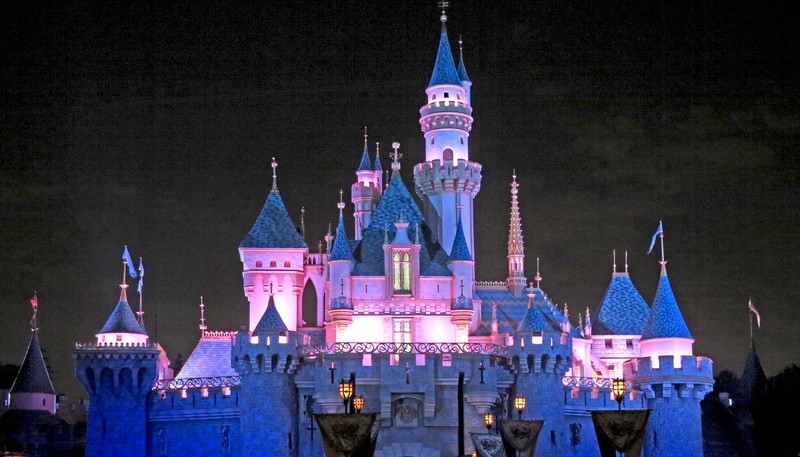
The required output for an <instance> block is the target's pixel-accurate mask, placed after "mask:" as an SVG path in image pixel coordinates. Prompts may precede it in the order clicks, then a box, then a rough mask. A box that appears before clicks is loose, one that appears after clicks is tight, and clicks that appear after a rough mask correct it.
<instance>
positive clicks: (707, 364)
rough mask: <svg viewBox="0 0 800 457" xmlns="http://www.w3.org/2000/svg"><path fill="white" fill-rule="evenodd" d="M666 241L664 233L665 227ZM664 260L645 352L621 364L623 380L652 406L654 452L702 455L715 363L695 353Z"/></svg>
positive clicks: (650, 447)
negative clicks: (704, 411) (704, 408)
mask: <svg viewBox="0 0 800 457" xmlns="http://www.w3.org/2000/svg"><path fill="white" fill-rule="evenodd" d="M661 236H662V240H663V232H662V235H661ZM666 264H667V262H666V261H664V260H663V259H662V261H661V278H660V280H659V283H658V289H657V291H656V296H655V298H654V299H653V306H652V308H651V309H650V316H649V317H648V319H647V323H646V324H645V328H644V331H643V333H642V339H641V341H640V345H641V357H640V358H638V359H631V360H629V361H627V362H625V363H623V372H624V374H625V379H628V380H630V381H631V382H632V384H633V387H634V389H636V390H638V391H640V392H641V393H643V394H644V397H645V399H644V400H645V405H646V407H647V408H649V409H651V410H652V413H651V414H650V420H649V421H648V424H647V429H646V431H645V433H646V435H645V438H644V441H645V444H644V452H645V453H646V455H648V456H651V457H667V456H676V457H680V456H686V457H689V456H702V455H703V436H702V421H701V416H700V401H701V400H702V399H703V398H704V397H705V394H706V393H707V392H709V391H710V390H711V387H712V386H713V384H714V379H713V377H712V375H713V368H712V362H711V360H710V359H708V358H706V357H695V356H694V355H693V354H692V343H693V342H694V340H693V339H692V336H691V334H690V333H689V329H688V327H687V326H686V322H685V321H684V319H683V316H682V315H681V312H680V309H679V308H678V302H677V301H676V300H675V295H674V294H673V292H672V287H671V286H670V283H669V278H668V277H667V267H666Z"/></svg>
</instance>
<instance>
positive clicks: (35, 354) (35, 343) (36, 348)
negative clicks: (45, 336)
mask: <svg viewBox="0 0 800 457" xmlns="http://www.w3.org/2000/svg"><path fill="white" fill-rule="evenodd" d="M11 393H12V394H15V393H44V394H52V395H55V393H56V390H55V389H54V388H53V382H52V381H51V380H50V374H49V373H48V372H47V364H45V361H44V356H43V355H42V347H41V346H40V345H39V332H38V331H36V330H34V331H33V335H31V341H30V343H29V344H28V352H26V353H25V360H24V361H23V362H22V366H20V367H19V372H18V373H17V377H16V379H14V384H13V385H12V386H11Z"/></svg>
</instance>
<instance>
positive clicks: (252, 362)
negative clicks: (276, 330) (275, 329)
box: [231, 331, 299, 375]
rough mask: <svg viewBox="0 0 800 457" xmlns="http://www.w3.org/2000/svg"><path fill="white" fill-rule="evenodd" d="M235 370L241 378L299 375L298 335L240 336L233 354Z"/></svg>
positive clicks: (246, 334) (241, 333)
mask: <svg viewBox="0 0 800 457" xmlns="http://www.w3.org/2000/svg"><path fill="white" fill-rule="evenodd" d="M231 357H232V360H231V366H232V367H233V369H234V370H236V372H237V373H239V374H240V375H246V374H253V373H287V374H291V373H294V372H295V371H297V368H298V366H299V356H298V355H297V335H296V334H293V333H289V334H287V335H279V334H275V335H264V334H262V335H253V334H250V333H249V332H244V331H242V332H238V333H237V334H236V343H235V345H234V346H233V348H232V351H231Z"/></svg>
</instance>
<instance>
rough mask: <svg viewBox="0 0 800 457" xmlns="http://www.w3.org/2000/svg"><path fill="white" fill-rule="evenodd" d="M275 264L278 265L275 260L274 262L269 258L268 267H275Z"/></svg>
mask: <svg viewBox="0 0 800 457" xmlns="http://www.w3.org/2000/svg"><path fill="white" fill-rule="evenodd" d="M277 266H278V264H277V262H275V261H274V260H270V261H269V267H270V268H275V267H277Z"/></svg>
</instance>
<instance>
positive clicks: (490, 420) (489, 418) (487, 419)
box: [483, 413, 494, 433]
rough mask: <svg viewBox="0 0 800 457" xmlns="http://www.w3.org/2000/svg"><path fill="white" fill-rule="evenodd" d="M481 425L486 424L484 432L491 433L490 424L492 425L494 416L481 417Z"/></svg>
mask: <svg viewBox="0 0 800 457" xmlns="http://www.w3.org/2000/svg"><path fill="white" fill-rule="evenodd" d="M483 423H484V424H486V432H487V433H492V424H494V416H492V413H486V414H484V415H483Z"/></svg>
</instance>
